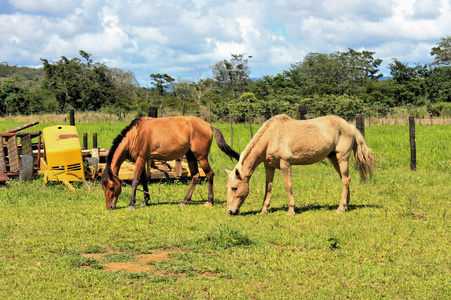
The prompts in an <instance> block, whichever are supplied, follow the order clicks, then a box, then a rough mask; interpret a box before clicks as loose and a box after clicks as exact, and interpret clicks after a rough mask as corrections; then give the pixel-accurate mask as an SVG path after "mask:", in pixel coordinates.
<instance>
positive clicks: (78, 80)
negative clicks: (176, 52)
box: [0, 37, 451, 122]
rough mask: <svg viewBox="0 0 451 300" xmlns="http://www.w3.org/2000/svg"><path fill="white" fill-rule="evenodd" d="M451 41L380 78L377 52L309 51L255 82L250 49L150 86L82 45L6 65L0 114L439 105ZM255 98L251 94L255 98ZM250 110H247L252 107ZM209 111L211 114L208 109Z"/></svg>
mask: <svg viewBox="0 0 451 300" xmlns="http://www.w3.org/2000/svg"><path fill="white" fill-rule="evenodd" d="M449 40H450V38H449V37H447V38H442V41H441V42H440V43H438V45H437V47H434V48H432V50H431V55H433V56H434V58H435V62H434V64H431V65H420V64H416V65H413V66H412V65H408V64H407V63H404V62H401V61H399V60H397V59H396V58H394V59H393V61H392V62H391V63H390V64H389V70H390V75H391V77H389V78H384V79H382V78H381V77H382V74H380V72H379V66H380V65H381V63H382V60H381V59H379V58H377V57H375V52H371V51H366V50H362V51H356V50H354V49H351V48H349V49H348V51H345V52H333V53H309V54H307V55H306V56H305V57H304V59H303V60H302V61H299V62H295V63H293V64H291V67H290V68H289V69H288V70H284V71H282V72H281V73H278V74H276V75H266V76H263V77H262V78H258V79H253V80H251V79H250V77H249V75H250V73H251V68H250V65H249V60H250V59H251V56H247V55H245V54H231V58H230V59H224V60H221V61H218V62H217V63H215V64H214V65H212V66H211V67H210V68H211V71H212V77H211V78H204V77H202V72H201V71H200V70H199V69H194V70H193V75H194V78H195V79H194V80H188V79H182V78H179V79H178V80H177V81H176V80H175V79H174V78H173V77H171V76H170V75H169V74H166V73H156V74H151V75H150V77H151V80H152V85H153V86H152V87H151V88H149V87H140V86H139V84H138V83H137V80H136V78H135V75H134V74H133V73H131V72H126V71H124V70H121V69H116V68H108V67H107V66H106V65H105V64H103V63H98V62H93V59H92V58H91V54H89V53H87V52H85V51H83V50H81V51H80V58H72V59H69V58H67V57H65V56H62V57H61V59H60V60H59V61H57V62H50V61H48V60H47V59H42V62H43V67H42V68H37V69H33V68H24V67H17V66H10V65H8V63H7V62H2V63H0V88H1V89H2V90H1V91H0V114H6V113H9V114H11V113H17V114H28V113H33V112H34V113H37V112H53V111H59V112H64V111H66V110H67V109H69V108H74V109H76V110H81V111H85V110H89V111H90V110H102V111H105V112H108V113H112V114H116V115H118V116H120V115H123V114H125V113H127V112H129V111H133V113H134V114H135V115H136V116H142V115H147V113H148V110H149V107H150V106H158V107H160V108H161V109H163V110H166V111H168V114H169V115H176V114H185V115H186V114H191V115H198V116H201V117H206V116H207V115H208V117H210V107H211V115H212V118H213V119H214V120H225V119H229V117H230V115H229V113H230V108H232V113H233V118H234V119H235V121H238V122H242V121H244V120H247V119H248V117H249V115H250V116H251V118H252V119H254V117H257V116H258V117H262V118H269V117H271V116H273V115H276V114H280V113H287V114H289V115H293V113H294V111H295V110H296V106H297V105H300V104H306V103H309V105H311V107H310V106H308V110H309V111H310V112H312V113H313V114H314V115H320V114H324V113H336V114H340V115H341V116H343V117H345V118H350V117H351V116H352V115H354V114H355V113H356V112H360V113H361V112H365V114H369V115H371V116H386V115H387V114H389V113H390V112H391V111H392V110H393V109H394V108H395V107H410V108H413V107H423V106H428V107H429V108H430V111H431V112H432V113H433V114H434V115H436V114H441V115H442V113H444V114H445V115H446V113H447V110H446V109H445V110H443V109H442V110H440V109H438V108H437V107H442V106H446V105H445V104H446V103H450V102H451V85H450V82H451V67H450V66H449V62H448V60H447V56H448V54H449ZM250 95H252V96H250ZM248 107H249V109H248ZM206 112H208V113H206Z"/></svg>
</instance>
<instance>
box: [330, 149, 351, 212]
mask: <svg viewBox="0 0 451 300" xmlns="http://www.w3.org/2000/svg"><path fill="white" fill-rule="evenodd" d="M348 159H349V155H348V157H347V159H346V158H345V157H343V156H340V161H339V160H338V158H337V155H333V156H332V155H330V156H329V160H330V162H331V163H332V165H333V166H334V168H335V170H336V171H337V172H338V174H339V175H340V178H341V182H342V185H343V193H342V195H341V200H340V206H339V207H338V209H337V211H336V212H337V213H343V212H345V211H346V210H347V209H348V204H349V201H350V200H351V193H350V191H349V184H350V182H351V176H350V175H349V161H348Z"/></svg>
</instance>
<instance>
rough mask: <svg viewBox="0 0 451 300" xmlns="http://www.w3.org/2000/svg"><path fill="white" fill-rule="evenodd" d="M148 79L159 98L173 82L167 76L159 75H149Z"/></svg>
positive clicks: (172, 79)
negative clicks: (150, 79) (150, 80)
mask: <svg viewBox="0 0 451 300" xmlns="http://www.w3.org/2000/svg"><path fill="white" fill-rule="evenodd" d="M150 78H152V84H153V85H155V87H156V89H157V90H158V93H159V94H160V96H164V93H165V92H166V89H167V88H168V87H169V86H170V85H171V83H173V82H174V81H175V79H174V78H172V77H171V76H169V75H168V74H160V73H157V74H151V75H150Z"/></svg>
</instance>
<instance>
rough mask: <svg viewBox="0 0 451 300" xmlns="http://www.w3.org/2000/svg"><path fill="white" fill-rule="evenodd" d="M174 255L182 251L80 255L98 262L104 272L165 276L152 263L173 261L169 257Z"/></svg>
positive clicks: (116, 252) (109, 252) (110, 252)
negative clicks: (147, 273) (143, 273)
mask: <svg viewBox="0 0 451 300" xmlns="http://www.w3.org/2000/svg"><path fill="white" fill-rule="evenodd" d="M174 253H182V251H180V250H176V249H170V250H157V251H155V252H154V253H151V254H139V255H130V254H127V253H123V252H119V251H108V252H106V253H84V254H82V256H83V257H85V258H92V259H95V260H98V261H99V262H100V263H101V264H102V265H103V267H104V269H103V270H104V271H105V272H117V271H124V272H127V273H136V272H152V273H154V274H158V275H167V274H162V273H161V272H160V271H158V270H156V268H155V266H154V265H153V264H152V263H153V262H158V261H164V260H171V259H173V257H171V256H170V255H171V254H174ZM115 257H117V258H118V259H116V260H118V261H115ZM121 257H122V258H121ZM124 257H125V259H124ZM127 257H128V259H127ZM123 260H125V261H123Z"/></svg>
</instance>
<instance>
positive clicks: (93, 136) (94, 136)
mask: <svg viewBox="0 0 451 300" xmlns="http://www.w3.org/2000/svg"><path fill="white" fill-rule="evenodd" d="M92 148H97V133H95V132H94V133H93V134H92Z"/></svg>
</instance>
